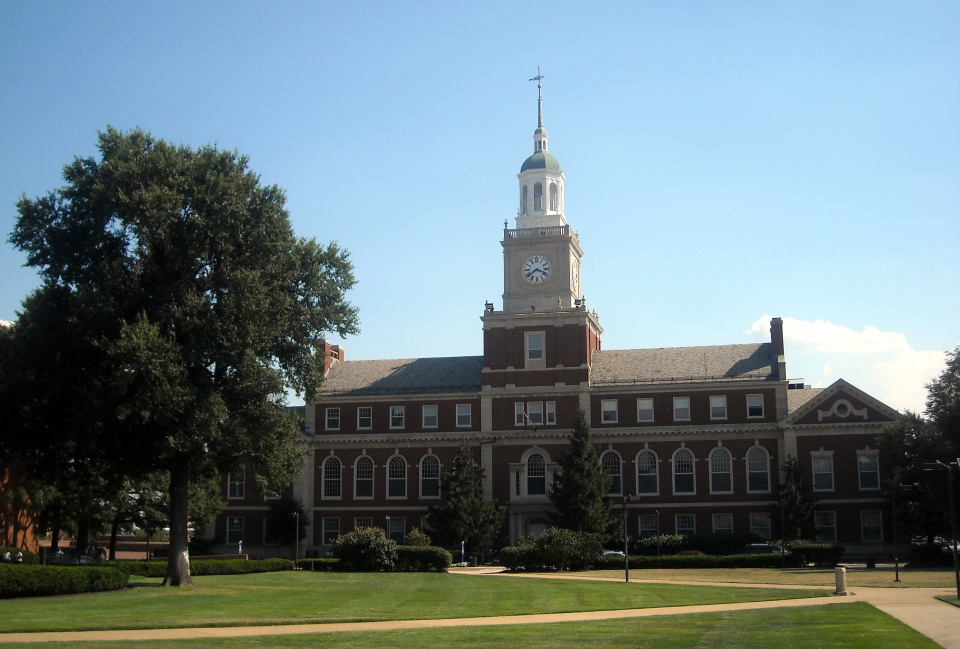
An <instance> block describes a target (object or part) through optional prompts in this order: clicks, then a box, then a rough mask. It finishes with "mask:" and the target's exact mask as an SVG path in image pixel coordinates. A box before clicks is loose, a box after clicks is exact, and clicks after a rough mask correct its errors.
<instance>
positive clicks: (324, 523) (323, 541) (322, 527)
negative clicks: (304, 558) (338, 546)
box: [320, 516, 343, 547]
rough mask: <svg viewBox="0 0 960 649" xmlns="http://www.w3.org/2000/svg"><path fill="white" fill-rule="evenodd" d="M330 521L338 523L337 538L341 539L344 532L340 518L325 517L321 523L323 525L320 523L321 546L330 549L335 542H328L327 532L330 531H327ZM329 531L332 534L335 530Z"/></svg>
mask: <svg viewBox="0 0 960 649" xmlns="http://www.w3.org/2000/svg"><path fill="white" fill-rule="evenodd" d="M328 521H336V522H337V537H339V536H340V534H341V533H342V532H343V529H342V528H341V527H340V518H339V517H338V516H325V517H324V518H323V520H322V521H321V523H320V544H321V545H322V546H325V547H329V546H331V545H333V542H332V541H331V542H329V543H328V542H327V531H328V530H327V522H328ZM331 528H332V526H331ZM329 531H331V532H332V531H333V529H330V530H329Z"/></svg>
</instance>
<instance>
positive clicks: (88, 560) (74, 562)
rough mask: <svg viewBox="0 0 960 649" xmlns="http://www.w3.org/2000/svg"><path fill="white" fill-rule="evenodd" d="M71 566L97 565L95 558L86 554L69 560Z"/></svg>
mask: <svg viewBox="0 0 960 649" xmlns="http://www.w3.org/2000/svg"><path fill="white" fill-rule="evenodd" d="M70 565H71V566H95V565H97V560H96V559H94V558H93V557H88V556H86V555H81V556H79V557H76V558H74V559H71V560H70Z"/></svg>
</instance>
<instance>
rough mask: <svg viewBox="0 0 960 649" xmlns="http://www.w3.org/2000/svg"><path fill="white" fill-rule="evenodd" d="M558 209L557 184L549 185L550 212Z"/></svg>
mask: <svg viewBox="0 0 960 649" xmlns="http://www.w3.org/2000/svg"><path fill="white" fill-rule="evenodd" d="M559 209H560V195H559V193H558V192H557V183H550V211H551V212H556V211H558V210H559Z"/></svg>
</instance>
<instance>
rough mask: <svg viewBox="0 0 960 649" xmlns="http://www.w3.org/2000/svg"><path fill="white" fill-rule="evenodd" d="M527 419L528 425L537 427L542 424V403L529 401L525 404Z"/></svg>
mask: <svg viewBox="0 0 960 649" xmlns="http://www.w3.org/2000/svg"><path fill="white" fill-rule="evenodd" d="M527 417H529V418H530V423H531V424H534V425H536V426H539V425H540V424H542V423H543V402H542V401H530V402H529V403H527Z"/></svg>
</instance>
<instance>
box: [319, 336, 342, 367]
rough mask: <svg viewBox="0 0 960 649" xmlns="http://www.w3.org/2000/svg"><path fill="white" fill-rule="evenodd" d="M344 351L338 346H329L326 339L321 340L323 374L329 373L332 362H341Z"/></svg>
mask: <svg viewBox="0 0 960 649" xmlns="http://www.w3.org/2000/svg"><path fill="white" fill-rule="evenodd" d="M343 356H344V349H343V347H342V346H340V345H331V344H330V341H329V340H327V339H324V340H323V373H324V374H326V373H327V372H329V371H330V367H331V366H332V365H333V361H342V360H343Z"/></svg>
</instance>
